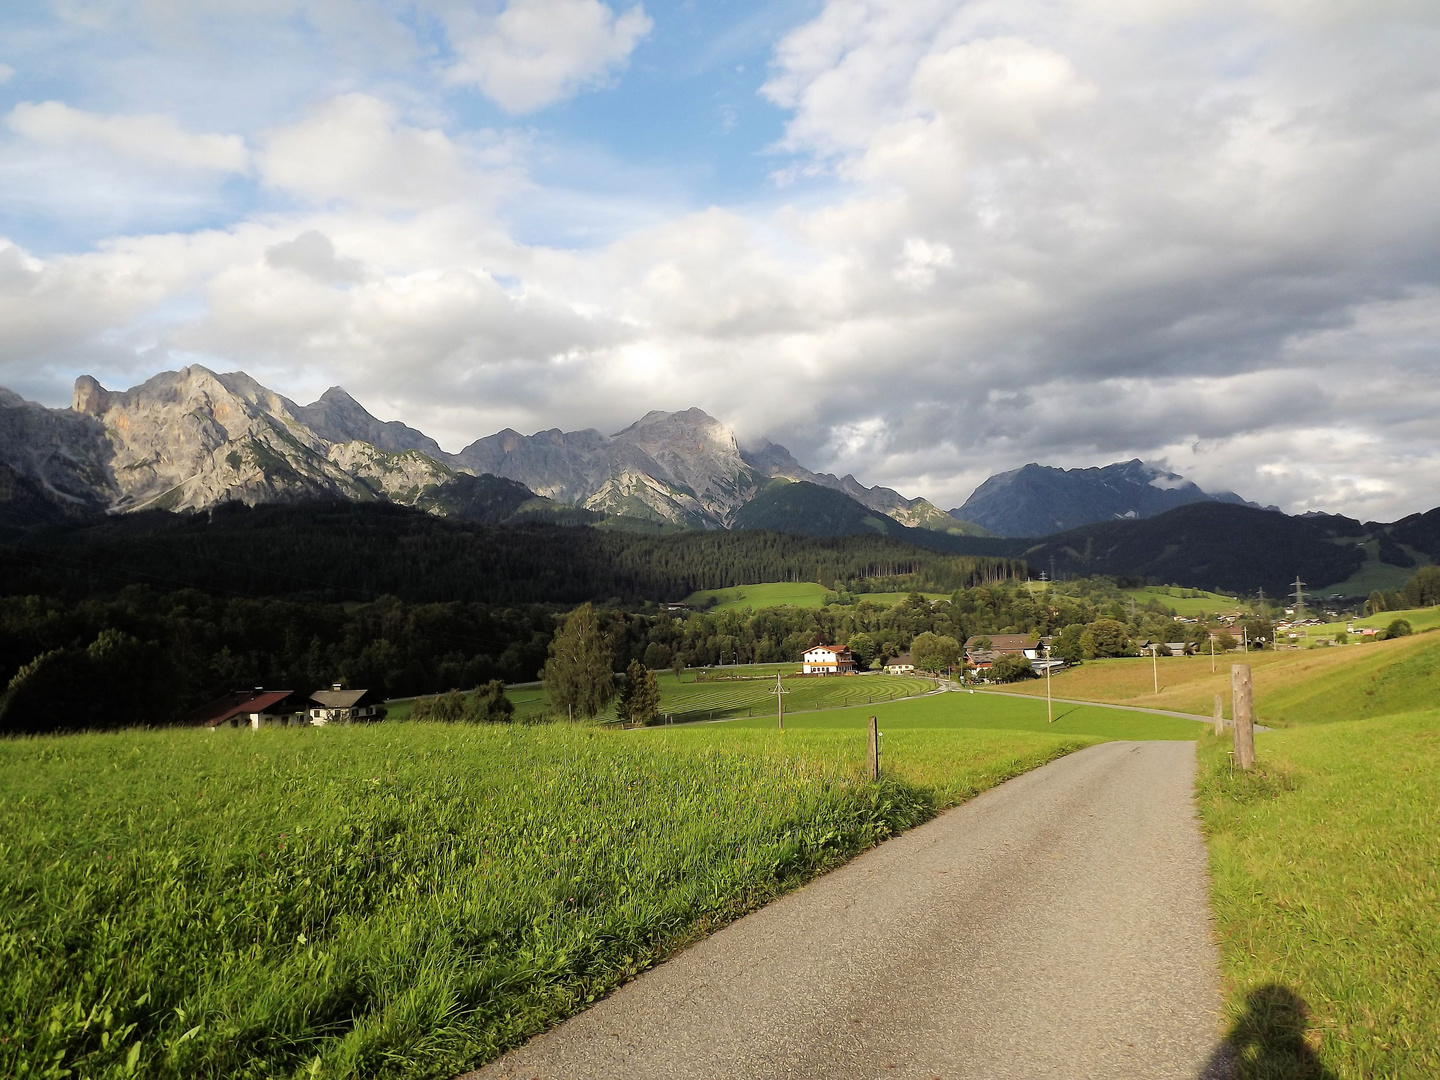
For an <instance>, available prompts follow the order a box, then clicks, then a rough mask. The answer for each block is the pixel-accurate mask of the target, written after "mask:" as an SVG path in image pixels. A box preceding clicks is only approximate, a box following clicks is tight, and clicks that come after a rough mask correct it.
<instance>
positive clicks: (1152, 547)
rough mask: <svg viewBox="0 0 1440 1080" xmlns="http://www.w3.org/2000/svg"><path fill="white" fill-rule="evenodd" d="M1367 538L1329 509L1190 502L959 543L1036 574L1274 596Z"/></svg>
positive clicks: (1350, 561) (1326, 580) (1338, 567)
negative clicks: (1149, 513) (1150, 513)
mask: <svg viewBox="0 0 1440 1080" xmlns="http://www.w3.org/2000/svg"><path fill="white" fill-rule="evenodd" d="M1376 528H1380V527H1379V526H1377V527H1376ZM1368 536H1369V533H1368V532H1367V527H1366V526H1364V525H1362V524H1361V523H1360V522H1358V521H1355V520H1353V519H1351V518H1347V517H1340V516H1338V515H1331V514H1313V515H1307V516H1303V517H1290V516H1288V515H1285V514H1282V513H1280V512H1279V511H1275V510H1257V509H1254V508H1252V507H1248V506H1236V505H1232V504H1227V503H1220V502H1197V503H1193V504H1191V505H1189V506H1182V507H1179V508H1178V509H1175V510H1171V511H1168V512H1167V513H1164V514H1160V515H1158V516H1156V517H1152V518H1144V519H1141V520H1139V521H1109V522H1105V523H1104V524H1100V525H1086V526H1084V527H1082V528H1079V529H1072V530H1070V531H1069V532H1063V533H1058V534H1056V535H1054V536H1046V537H1042V538H1040V539H1038V540H1034V539H1031V540H970V539H964V540H961V541H959V546H960V549H961V550H964V551H968V552H973V553H975V554H986V555H1000V554H1006V555H1009V556H1011V557H1014V558H1023V559H1024V560H1026V562H1028V563H1029V565H1030V566H1031V567H1032V568H1033V569H1034V570H1035V571H1036V572H1037V573H1038V572H1040V571H1042V570H1043V571H1045V572H1046V573H1052V574H1056V575H1060V576H1081V575H1091V574H1108V575H1112V576H1120V577H1136V578H1143V579H1145V580H1147V581H1158V582H1167V583H1170V584H1174V585H1184V586H1188V587H1193V588H1200V589H1219V590H1222V591H1229V592H1254V591H1255V590H1257V589H1264V590H1266V591H1267V592H1269V593H1271V595H1279V594H1281V593H1283V592H1285V591H1286V590H1287V589H1288V587H1289V584H1290V582H1291V581H1293V580H1294V579H1295V575H1296V574H1299V575H1300V577H1301V578H1303V579H1304V580H1305V581H1306V582H1307V583H1308V584H1309V585H1310V586H1311V587H1312V588H1314V589H1322V588H1324V587H1325V586H1327V585H1330V584H1332V583H1335V582H1341V581H1344V580H1345V579H1346V578H1348V577H1349V576H1350V575H1351V574H1353V573H1354V572H1355V571H1356V570H1358V569H1359V568H1360V567H1361V566H1362V565H1364V563H1365V560H1366V553H1365V551H1364V550H1363V549H1362V548H1361V547H1360V544H1361V543H1362V542H1363V541H1364V540H1366V539H1367V537H1368Z"/></svg>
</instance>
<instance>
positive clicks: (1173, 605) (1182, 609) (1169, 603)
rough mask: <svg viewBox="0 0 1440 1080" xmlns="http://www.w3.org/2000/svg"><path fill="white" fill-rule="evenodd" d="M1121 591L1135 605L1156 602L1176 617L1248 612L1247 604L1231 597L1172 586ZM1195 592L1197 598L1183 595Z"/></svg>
mask: <svg viewBox="0 0 1440 1080" xmlns="http://www.w3.org/2000/svg"><path fill="white" fill-rule="evenodd" d="M1122 591H1123V592H1124V593H1125V595H1126V596H1128V597H1131V598H1133V599H1134V601H1135V602H1136V603H1137V604H1140V605H1145V604H1148V603H1150V601H1152V600H1157V601H1159V602H1160V603H1161V604H1163V605H1164V606H1165V607H1166V608H1168V609H1170V610H1173V611H1174V612H1175V614H1176V615H1183V616H1185V617H1186V618H1194V617H1195V616H1197V615H1199V614H1201V613H1202V612H1203V613H1205V614H1207V615H1214V614H1215V613H1216V612H1221V613H1228V612H1232V611H1249V610H1250V606H1249V605H1248V604H1246V603H1245V602H1244V601H1242V600H1239V599H1237V598H1236V597H1233V596H1225V595H1223V594H1221V593H1213V592H1204V591H1203V590H1198V589H1182V588H1180V587H1179V586H1174V585H1152V586H1150V587H1148V588H1144V589H1124V590H1122ZM1195 592H1200V593H1201V595H1200V596H1198V597H1197V596H1187V595H1185V594H1187V593H1195Z"/></svg>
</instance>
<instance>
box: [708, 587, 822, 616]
mask: <svg viewBox="0 0 1440 1080" xmlns="http://www.w3.org/2000/svg"><path fill="white" fill-rule="evenodd" d="M830 591H831V590H830V589H827V588H825V586H824V585H820V584H818V583H817V582H814V581H786V582H772V583H769V584H765V585H737V586H736V587H735V588H733V589H706V590H704V591H702V592H696V593H691V594H690V595H689V596H687V597H686V598H685V603H687V604H692V605H694V606H695V607H703V606H705V605H706V604H707V603H709V602H710V599H711V598H712V597H713V598H714V600H715V605H714V609H715V610H716V611H743V610H744V609H745V608H757V609H758V608H765V607H782V606H785V605H789V606H791V607H800V608H818V607H820V606H822V605H823V603H824V601H825V594H826V593H829V592H830Z"/></svg>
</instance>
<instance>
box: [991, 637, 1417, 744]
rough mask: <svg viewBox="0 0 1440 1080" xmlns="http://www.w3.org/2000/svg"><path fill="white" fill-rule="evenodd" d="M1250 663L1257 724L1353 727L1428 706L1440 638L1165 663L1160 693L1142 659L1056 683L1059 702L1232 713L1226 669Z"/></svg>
mask: <svg viewBox="0 0 1440 1080" xmlns="http://www.w3.org/2000/svg"><path fill="white" fill-rule="evenodd" d="M1235 663H1248V664H1249V665H1250V669H1251V672H1252V678H1253V680H1254V687H1255V712H1256V716H1257V718H1258V719H1259V720H1260V722H1261V723H1264V724H1266V725H1270V726H1278V727H1285V726H1290V725H1293V724H1308V723H1315V722H1317V720H1319V719H1322V718H1324V719H1327V720H1331V719H1333V720H1337V721H1338V720H1356V719H1361V718H1364V717H1367V716H1380V715H1387V714H1390V713H1394V712H1400V711H1406V710H1409V709H1416V708H1424V707H1426V706H1429V705H1431V704H1433V702H1434V695H1435V686H1436V683H1435V681H1434V680H1435V676H1436V671H1437V668H1440V635H1435V634H1424V635H1414V636H1411V637H1407V638H1396V639H1395V640H1394V641H1377V642H1372V643H1370V644H1366V645H1347V646H1343V647H1332V648H1328V649H1313V650H1311V649H1292V650H1282V651H1281V652H1263V653H1249V654H1248V655H1243V654H1240V653H1231V654H1229V655H1228V656H1223V657H1217V658H1216V660H1215V669H1216V670H1215V673H1214V674H1212V673H1211V670H1210V658H1209V657H1208V656H1189V657H1170V658H1167V659H1162V660H1161V661H1160V664H1159V672H1160V693H1159V694H1156V693H1155V691H1154V682H1153V674H1152V662H1151V660H1150V659H1148V658H1146V657H1135V658H1125V659H1119V660H1091V661H1087V662H1086V663H1084V664H1082V665H1081V666H1080V667H1078V668H1073V669H1071V670H1068V671H1063V672H1061V673H1060V674H1058V675H1056V676H1055V677H1054V680H1053V687H1052V691H1053V693H1054V694H1055V696H1056V697H1068V698H1076V699H1078V700H1081V701H1098V702H1114V703H1116V704H1120V705H1143V706H1147V707H1151V708H1159V709H1172V710H1174V711H1176V712H1189V713H1196V714H1199V715H1202V716H1208V715H1209V714H1210V711H1211V707H1212V702H1213V699H1214V695H1215V694H1217V693H1218V694H1220V695H1221V697H1222V701H1223V703H1224V707H1225V715H1226V716H1229V715H1230V712H1229V709H1230V666H1231V664H1235ZM999 689H1003V690H1004V691H1006V692H1008V693H1014V694H1023V695H1026V696H1031V697H1033V696H1036V695H1039V696H1041V697H1043V696H1044V694H1045V684H1044V682H1043V681H1041V680H1033V681H1030V682H1025V683H1016V684H1012V685H1010V686H1006V687H1001V688H999Z"/></svg>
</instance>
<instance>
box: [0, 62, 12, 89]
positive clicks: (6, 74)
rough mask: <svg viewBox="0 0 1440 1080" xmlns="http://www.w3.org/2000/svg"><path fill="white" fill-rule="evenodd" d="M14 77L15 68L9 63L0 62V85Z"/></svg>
mask: <svg viewBox="0 0 1440 1080" xmlns="http://www.w3.org/2000/svg"><path fill="white" fill-rule="evenodd" d="M14 77H15V69H14V68H13V67H11V66H10V65H9V64H0V86H4V85H5V84H6V83H8V82H9V81H10V80H11V79H13V78H14Z"/></svg>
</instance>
